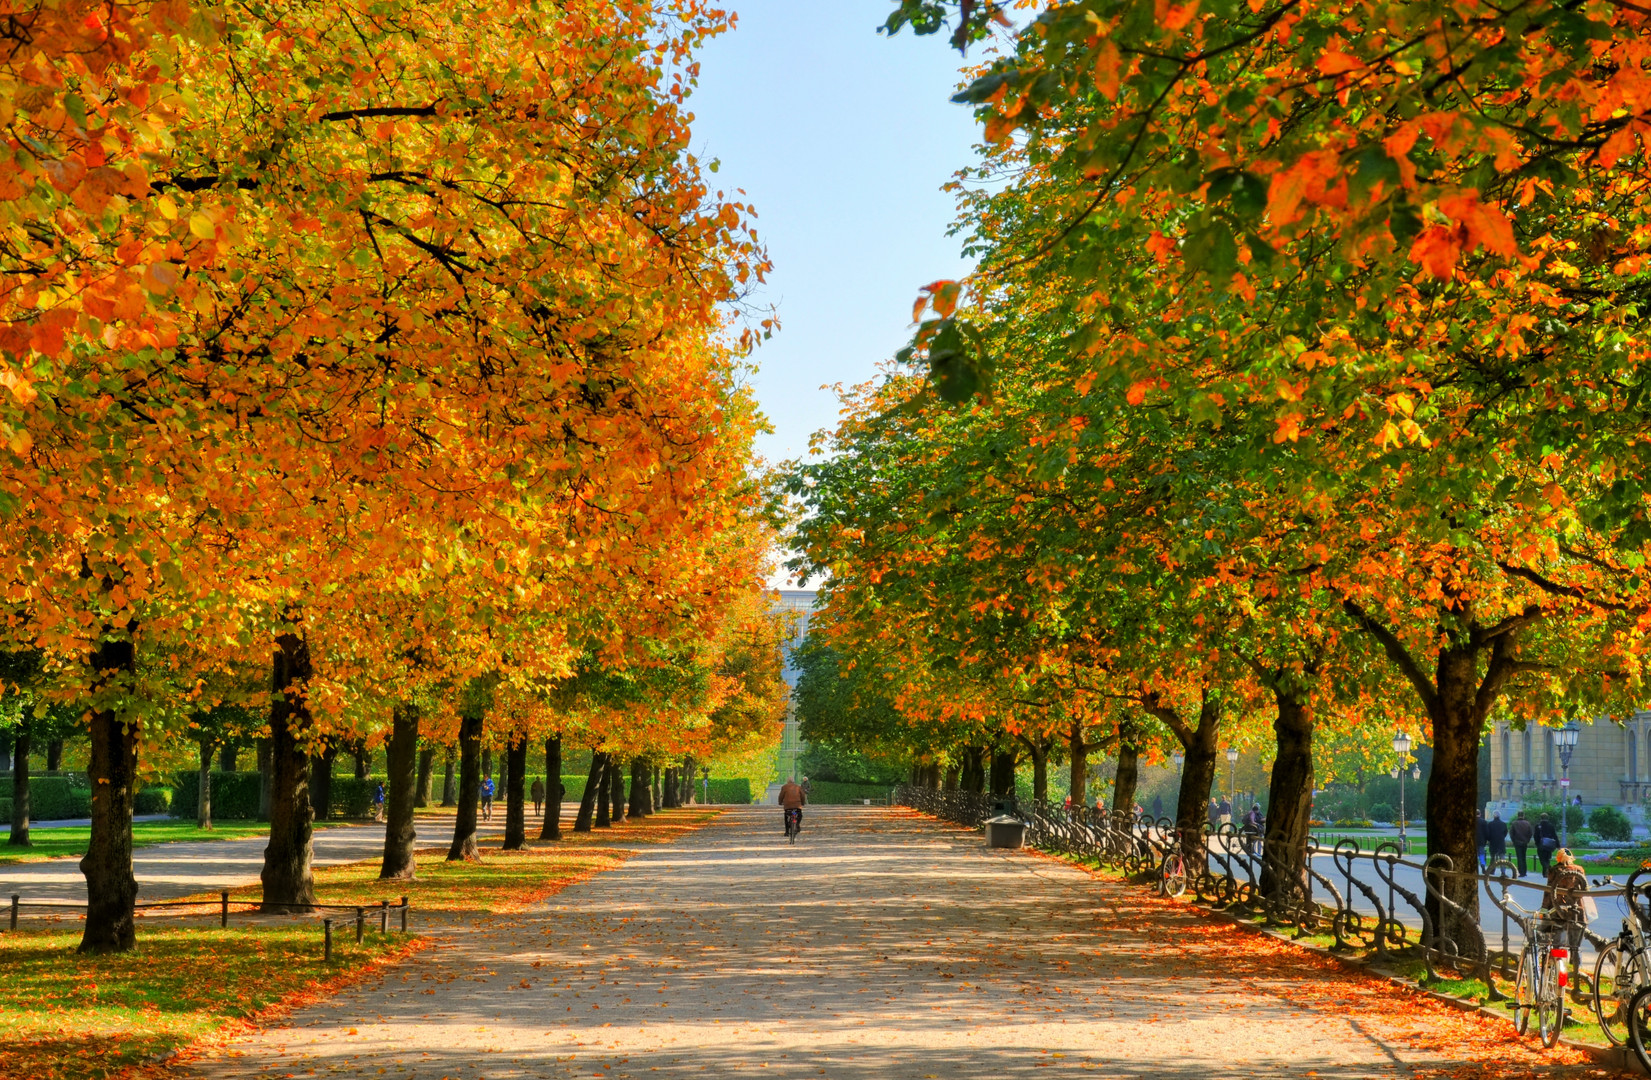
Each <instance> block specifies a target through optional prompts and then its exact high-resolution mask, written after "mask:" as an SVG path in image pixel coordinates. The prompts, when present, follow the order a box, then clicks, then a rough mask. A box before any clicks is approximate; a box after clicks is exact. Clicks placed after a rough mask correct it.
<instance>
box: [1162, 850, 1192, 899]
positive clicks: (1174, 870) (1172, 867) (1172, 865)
mask: <svg viewBox="0 0 1651 1080" xmlns="http://www.w3.org/2000/svg"><path fill="white" fill-rule="evenodd" d="M1161 881H1162V886H1163V891H1164V895H1165V896H1180V895H1181V894H1182V893H1184V892H1186V891H1187V867H1186V864H1185V863H1183V862H1182V861H1181V856H1179V855H1166V856H1164V872H1163V877H1162V879H1161Z"/></svg>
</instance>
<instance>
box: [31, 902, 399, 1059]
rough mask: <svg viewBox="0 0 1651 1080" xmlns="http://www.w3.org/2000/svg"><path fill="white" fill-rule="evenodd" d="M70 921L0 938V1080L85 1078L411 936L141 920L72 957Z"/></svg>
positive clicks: (324, 985)
mask: <svg viewBox="0 0 1651 1080" xmlns="http://www.w3.org/2000/svg"><path fill="white" fill-rule="evenodd" d="M79 944H80V930H79V928H78V927H75V928H72V929H68V930H63V929H52V930H47V931H36V930H24V931H21V932H18V933H8V934H0V971H4V972H5V977H4V978H0V1046H3V1047H5V1051H4V1052H3V1053H0V1078H4V1080H13V1078H17V1080H22V1078H25V1077H27V1078H29V1080H94V1078H99V1077H104V1076H110V1075H113V1074H115V1073H117V1072H119V1071H120V1070H121V1069H122V1068H124V1067H126V1066H128V1065H132V1064H136V1063H139V1062H142V1061H144V1060H145V1059H147V1058H152V1057H154V1056H155V1055H157V1054H163V1053H166V1052H168V1051H170V1050H173V1049H176V1048H178V1047H181V1046H184V1045H187V1044H189V1043H192V1042H194V1041H196V1040H198V1039H200V1038H202V1037H203V1036H206V1035H209V1034H211V1033H213V1032H215V1031H218V1030H219V1029H221V1028H224V1027H225V1026H226V1025H230V1024H233V1023H235V1022H236V1021H242V1020H245V1019H246V1018H248V1017H251V1016H253V1015H254V1014H256V1013H258V1012H259V1011H260V1010H264V1009H268V1008H270V1007H271V1006H276V1005H282V1006H287V1007H290V1006H293V1005H296V1004H302V1003H303V1002H304V1001H307V1000H310V999H312V998H314V997H317V996H321V995H324V994H326V993H328V992H329V991H330V990H331V989H333V988H334V986H335V985H337V984H339V983H342V982H345V981H348V980H349V979H351V978H353V977H354V976H355V975H357V974H359V973H360V972H361V971H362V970H364V969H365V968H367V967H369V966H370V965H371V964H372V963H373V962H374V961H380V960H384V959H390V958H394V957H396V956H397V955H399V954H401V953H404V952H406V951H408V950H409V949H411V948H416V947H417V945H418V942H417V941H416V940H409V939H408V938H405V937H403V936H401V935H399V934H390V935H389V936H387V937H380V936H379V935H378V934H377V933H376V932H375V933H369V934H368V935H367V940H366V942H365V943H363V944H361V945H356V944H355V939H354V936H353V935H351V934H335V935H334V938H333V962H332V964H331V965H326V964H323V963H322V960H321V931H320V928H319V927H318V926H316V925H315V924H314V923H308V922H304V923H299V924H296V925H292V926H280V927H245V926H243V927H238V928H237V927H231V928H230V929H228V930H219V929H216V928H213V929H192V928H179V927H165V928H156V927H151V926H143V925H140V926H139V930H138V947H137V949H136V950H135V951H133V952H130V953H126V954H125V955H121V956H79V955H77V954H76V953H75V951H74V949H75V947H76V946H77V945H79Z"/></svg>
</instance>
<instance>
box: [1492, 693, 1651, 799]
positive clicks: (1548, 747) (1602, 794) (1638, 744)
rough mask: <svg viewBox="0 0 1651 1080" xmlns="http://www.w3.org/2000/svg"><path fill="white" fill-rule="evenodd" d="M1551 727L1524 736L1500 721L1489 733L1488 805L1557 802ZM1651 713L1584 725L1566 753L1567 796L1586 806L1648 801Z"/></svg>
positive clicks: (1556, 757) (1650, 789)
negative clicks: (1568, 769)
mask: <svg viewBox="0 0 1651 1080" xmlns="http://www.w3.org/2000/svg"><path fill="white" fill-rule="evenodd" d="M1553 732H1554V729H1553V728H1547V727H1537V726H1535V725H1532V726H1530V727H1527V728H1525V729H1524V730H1523V731H1521V730H1519V729H1517V728H1515V727H1513V726H1512V725H1511V724H1508V723H1505V722H1499V723H1497V724H1495V725H1493V726H1492V728H1491V733H1490V777H1491V780H1490V786H1491V789H1490V791H1488V792H1485V793H1484V797H1485V798H1486V799H1487V800H1489V801H1496V802H1521V801H1524V800H1526V799H1543V800H1545V801H1558V799H1559V792H1560V786H1559V780H1560V773H1561V771H1562V770H1561V769H1560V764H1559V750H1558V748H1557V747H1555V746H1554V738H1553ZM1648 734H1651V712H1637V713H1634V714H1633V715H1632V716H1630V717H1628V719H1627V720H1626V721H1625V722H1624V723H1622V724H1620V725H1619V724H1618V723H1616V722H1615V721H1613V720H1597V721H1595V722H1594V723H1592V724H1583V725H1582V726H1581V731H1580V732H1578V734H1577V740H1576V749H1575V750H1574V751H1572V753H1571V767H1570V778H1571V786H1570V789H1569V793H1570V795H1571V797H1573V798H1574V797H1576V796H1578V795H1580V796H1582V802H1583V804H1584V805H1587V806H1604V805H1612V806H1640V805H1643V804H1644V803H1645V802H1647V800H1648V799H1651V763H1648V762H1647V761H1646V752H1645V750H1646V737H1647V735H1648Z"/></svg>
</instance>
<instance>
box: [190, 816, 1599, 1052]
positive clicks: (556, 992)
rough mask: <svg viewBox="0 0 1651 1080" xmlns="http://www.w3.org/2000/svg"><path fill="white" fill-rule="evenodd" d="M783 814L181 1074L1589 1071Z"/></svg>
mask: <svg viewBox="0 0 1651 1080" xmlns="http://www.w3.org/2000/svg"><path fill="white" fill-rule="evenodd" d="M779 824H780V823H779V817H778V814H777V812H775V811H774V810H772V809H760V808H750V809H740V810H734V811H730V812H728V813H726V814H724V815H723V817H722V818H720V819H719V820H718V821H717V822H715V823H713V824H712V825H710V826H708V827H706V828H704V829H701V830H699V831H697V832H695V833H692V834H690V835H689V836H687V837H685V838H684V839H682V840H680V841H678V842H676V843H674V844H670V845H666V846H662V847H657V848H649V849H645V850H643V851H642V852H640V853H638V854H637V855H635V856H634V857H633V858H631V859H630V860H629V861H628V862H627V863H625V864H624V865H623V866H622V867H620V868H619V869H617V870H614V871H610V872H608V873H606V874H602V875H599V876H598V877H596V878H594V879H592V880H590V881H587V882H583V883H581V884H578V885H575V886H573V887H571V888H569V889H567V890H566V891H564V892H562V893H560V894H559V895H557V896H555V897H553V898H551V900H550V901H548V902H547V903H546V904H545V905H544V906H543V907H542V908H540V909H537V910H535V911H532V912H529V913H527V914H526V915H522V916H516V917H512V918H509V919H501V920H498V921H496V922H494V923H493V924H492V925H490V926H489V927H487V928H486V929H482V930H478V931H474V932H469V933H460V934H455V935H454V936H453V937H451V938H448V939H447V940H446V941H444V942H443V943H442V944H441V945H440V946H438V947H437V948H434V949H431V950H428V951H426V952H424V953H421V954H419V955H418V956H417V957H416V958H414V959H413V960H412V961H410V962H408V963H406V964H404V965H402V966H400V967H398V968H395V969H392V970H391V971H390V972H389V973H388V974H387V975H386V976H384V977H382V978H379V979H376V980H374V981H373V982H370V983H367V984H363V985H362V986H359V987H357V988H355V989H353V990H349V991H346V992H344V993H343V994H341V995H340V996H338V997H336V998H334V999H331V1000H330V1001H327V1002H324V1003H321V1004H319V1005H316V1006H313V1007H310V1008H308V1009H305V1010H303V1011H301V1012H299V1013H298V1014H297V1015H295V1016H294V1017H293V1018H292V1020H291V1025H290V1026H286V1027H281V1028H274V1029H270V1030H267V1031H264V1032H260V1033H257V1034H254V1035H250V1036H247V1037H245V1038H243V1039H241V1040H238V1041H236V1042H234V1043H232V1044H230V1045H229V1046H228V1047H226V1048H224V1049H222V1050H219V1051H216V1052H214V1053H213V1054H212V1056H210V1057H207V1058H205V1059H202V1060H200V1061H197V1062H196V1063H195V1064H194V1065H193V1066H191V1067H190V1069H189V1070H188V1071H189V1074H190V1075H192V1076H195V1077H198V1078H203V1080H231V1078H236V1080H245V1078H253V1077H257V1078H265V1077H286V1076H312V1075H313V1076H319V1077H340V1076H342V1077H363V1078H365V1077H380V1076H383V1077H388V1078H390V1080H444V1078H451V1080H514V1078H526V1077H534V1078H547V1080H548V1078H558V1080H560V1078H563V1077H575V1076H577V1077H609V1078H638V1080H640V1078H645V1077H647V1078H651V1077H659V1078H661V1080H664V1078H675V1077H707V1076H710V1077H727V1076H747V1075H749V1076H758V1075H761V1076H781V1077H796V1078H816V1077H828V1078H844V1080H849V1078H852V1080H872V1078H877V1080H926V1078H946V1080H951V1078H953V1077H992V1078H996V1077H1042V1078H1047V1077H1049V1076H1050V1075H1051V1073H1045V1072H1041V1071H1039V1070H1042V1069H1050V1070H1053V1071H1054V1072H1057V1073H1063V1074H1069V1075H1074V1076H1076V1075H1110V1076H1123V1077H1131V1078H1134V1077H1140V1078H1147V1077H1177V1078H1186V1080H1211V1078H1216V1077H1244V1078H1253V1077H1258V1076H1260V1077H1275V1076H1288V1077H1298V1076H1299V1077H1306V1076H1320V1077H1331V1078H1351V1077H1399V1076H1403V1077H1411V1076H1418V1075H1422V1076H1426V1075H1435V1074H1441V1075H1450V1076H1507V1077H1513V1076H1531V1075H1533V1074H1543V1075H1548V1074H1550V1073H1553V1072H1562V1073H1565V1074H1569V1075H1578V1074H1581V1072H1582V1070H1579V1069H1575V1068H1565V1069H1560V1070H1550V1068H1549V1067H1548V1066H1549V1065H1550V1063H1552V1062H1554V1061H1555V1058H1554V1057H1553V1056H1551V1055H1550V1056H1541V1055H1539V1053H1537V1052H1535V1051H1533V1050H1532V1049H1531V1044H1530V1043H1529V1042H1516V1041H1514V1040H1513V1038H1512V1036H1511V1030H1510V1029H1509V1028H1508V1027H1507V1026H1506V1025H1501V1024H1492V1023H1488V1022H1486V1021H1484V1020H1481V1019H1480V1018H1478V1017H1476V1016H1470V1015H1466V1014H1462V1013H1459V1012H1456V1011H1455V1010H1452V1009H1449V1008H1447V1007H1444V1006H1441V1005H1437V1004H1435V1003H1432V1002H1429V1001H1425V1000H1422V999H1420V998H1418V997H1416V996H1413V995H1409V994H1407V993H1405V992H1402V991H1399V990H1396V989H1393V988H1391V987H1390V986H1389V985H1388V984H1385V983H1382V982H1378V981H1377V980H1373V979H1369V978H1365V977H1363V976H1360V975H1357V974H1349V973H1347V972H1345V971H1343V970H1342V969H1341V968H1339V967H1338V966H1336V965H1334V964H1332V963H1330V962H1328V961H1324V960H1320V959H1317V958H1314V957H1312V956H1309V955H1305V954H1303V953H1301V952H1299V951H1297V950H1294V949H1290V948H1289V947H1287V946H1283V945H1281V944H1279V943H1277V942H1274V941H1272V940H1271V939H1268V938H1264V937H1261V936H1259V935H1255V934H1252V933H1249V932H1246V931H1243V930H1240V929H1237V928H1234V927H1230V926H1227V925H1224V924H1222V923H1220V922H1219V921H1216V920H1213V919H1211V918H1208V917H1206V916H1203V915H1200V914H1197V913H1196V912H1192V911H1190V910H1188V909H1187V908H1186V907H1184V906H1182V905H1178V904H1175V903H1173V902H1169V901H1162V900H1156V899H1153V898H1150V897H1147V896H1144V895H1143V893H1142V891H1141V890H1139V889H1136V888H1132V887H1126V886H1122V885H1117V884H1113V883H1108V882H1105V881H1100V880H1097V879H1095V878H1092V877H1090V876H1088V875H1087V874H1084V873H1081V872H1079V871H1077V870H1075V869H1072V868H1070V867H1067V866H1065V865H1062V864H1059V863H1055V862H1053V861H1050V860H1046V859H1041V858H1038V857H1035V856H1031V855H1027V854H1022V853H1005V852H989V851H987V850H986V849H984V848H983V847H982V845H981V841H980V839H979V836H978V834H973V833H966V832H962V831H959V830H954V829H951V828H949V827H946V826H942V825H937V824H935V823H932V822H929V821H926V820H924V819H920V818H917V817H916V816H915V815H911V814H909V813H908V812H906V811H901V810H892V811H891V810H882V809H864V810H862V809H853V810H849V809H841V810H835V809H818V810H813V811H811V812H810V814H809V816H808V820H807V822H806V823H805V830H804V833H803V838H802V840H801V841H800V842H799V843H798V844H797V845H796V846H795V847H791V846H788V845H785V844H783V843H782V842H781V840H780V837H779V835H778V834H779V831H780V828H779ZM1559 1054H1560V1060H1566V1052H1564V1051H1560V1052H1559ZM1570 1060H1576V1057H1575V1055H1574V1054H1571V1055H1570ZM1482 1062H1489V1063H1490V1064H1489V1065H1480V1064H1476V1063H1482Z"/></svg>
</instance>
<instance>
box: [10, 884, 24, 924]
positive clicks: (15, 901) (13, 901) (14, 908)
mask: <svg viewBox="0 0 1651 1080" xmlns="http://www.w3.org/2000/svg"><path fill="white" fill-rule="evenodd" d="M22 899H23V897H22V896H20V895H19V894H17V893H12V894H11V928H12V929H13V930H16V929H17V905H18V903H19V902H20V901H21V900H22Z"/></svg>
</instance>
